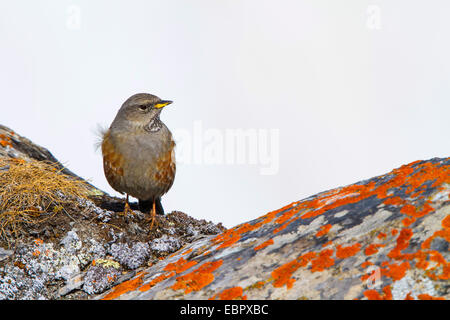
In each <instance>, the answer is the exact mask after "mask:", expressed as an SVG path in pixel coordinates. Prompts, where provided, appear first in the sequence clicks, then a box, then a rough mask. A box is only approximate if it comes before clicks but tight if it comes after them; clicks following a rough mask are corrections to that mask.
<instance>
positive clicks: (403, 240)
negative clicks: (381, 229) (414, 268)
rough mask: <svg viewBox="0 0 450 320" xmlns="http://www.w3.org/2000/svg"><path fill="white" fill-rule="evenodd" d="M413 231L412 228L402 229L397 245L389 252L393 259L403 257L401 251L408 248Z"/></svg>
mask: <svg viewBox="0 0 450 320" xmlns="http://www.w3.org/2000/svg"><path fill="white" fill-rule="evenodd" d="M412 235H413V232H412V230H411V229H407V228H405V229H402V230H401V231H400V234H399V236H398V237H397V245H396V246H395V247H394V248H393V249H392V250H391V251H390V252H389V253H388V254H387V255H388V257H389V258H391V259H401V258H402V254H401V251H402V250H404V249H406V248H408V246H409V239H411V237H412Z"/></svg>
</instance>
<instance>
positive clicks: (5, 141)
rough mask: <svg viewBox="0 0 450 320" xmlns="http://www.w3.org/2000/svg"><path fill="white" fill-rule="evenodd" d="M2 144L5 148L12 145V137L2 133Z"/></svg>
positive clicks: (0, 142)
mask: <svg viewBox="0 0 450 320" xmlns="http://www.w3.org/2000/svg"><path fill="white" fill-rule="evenodd" d="M0 145H1V146H2V147H3V148H5V147H6V146H10V147H12V144H11V138H10V137H8V136H6V135H4V134H0Z"/></svg>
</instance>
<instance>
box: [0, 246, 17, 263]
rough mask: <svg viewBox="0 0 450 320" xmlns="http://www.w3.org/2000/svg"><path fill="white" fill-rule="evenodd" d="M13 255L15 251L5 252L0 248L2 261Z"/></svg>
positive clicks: (0, 259)
mask: <svg viewBox="0 0 450 320" xmlns="http://www.w3.org/2000/svg"><path fill="white" fill-rule="evenodd" d="M13 253H14V251H12V250H5V249H3V248H2V247H0V261H2V260H5V259H7V258H8V257H9V256H10V255H12V254H13Z"/></svg>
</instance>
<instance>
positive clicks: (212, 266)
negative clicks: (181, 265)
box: [171, 260, 223, 294]
mask: <svg viewBox="0 0 450 320" xmlns="http://www.w3.org/2000/svg"><path fill="white" fill-rule="evenodd" d="M222 263H223V261H222V260H217V261H213V262H205V263H204V264H202V265H201V266H200V267H199V268H197V269H196V270H194V271H192V272H191V273H188V274H186V275H183V276H180V277H178V278H177V279H176V283H175V284H174V285H173V286H172V287H171V288H172V289H173V290H180V289H183V290H184V293H185V294H188V293H190V292H192V291H198V290H200V289H202V288H203V287H205V286H207V285H208V284H210V283H211V282H213V281H214V275H213V273H212V272H213V271H214V270H216V269H217V268H219V267H220V266H221V265H222Z"/></svg>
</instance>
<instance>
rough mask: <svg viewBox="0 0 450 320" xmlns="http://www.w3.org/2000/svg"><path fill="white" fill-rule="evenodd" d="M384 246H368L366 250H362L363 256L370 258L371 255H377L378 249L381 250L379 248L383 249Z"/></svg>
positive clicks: (373, 244) (377, 244)
mask: <svg viewBox="0 0 450 320" xmlns="http://www.w3.org/2000/svg"><path fill="white" fill-rule="evenodd" d="M384 246H385V245H384V244H380V243H372V244H369V245H368V246H367V248H366V249H365V250H364V254H365V255H366V256H370V255H372V254H375V253H377V252H378V248H381V247H384Z"/></svg>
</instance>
